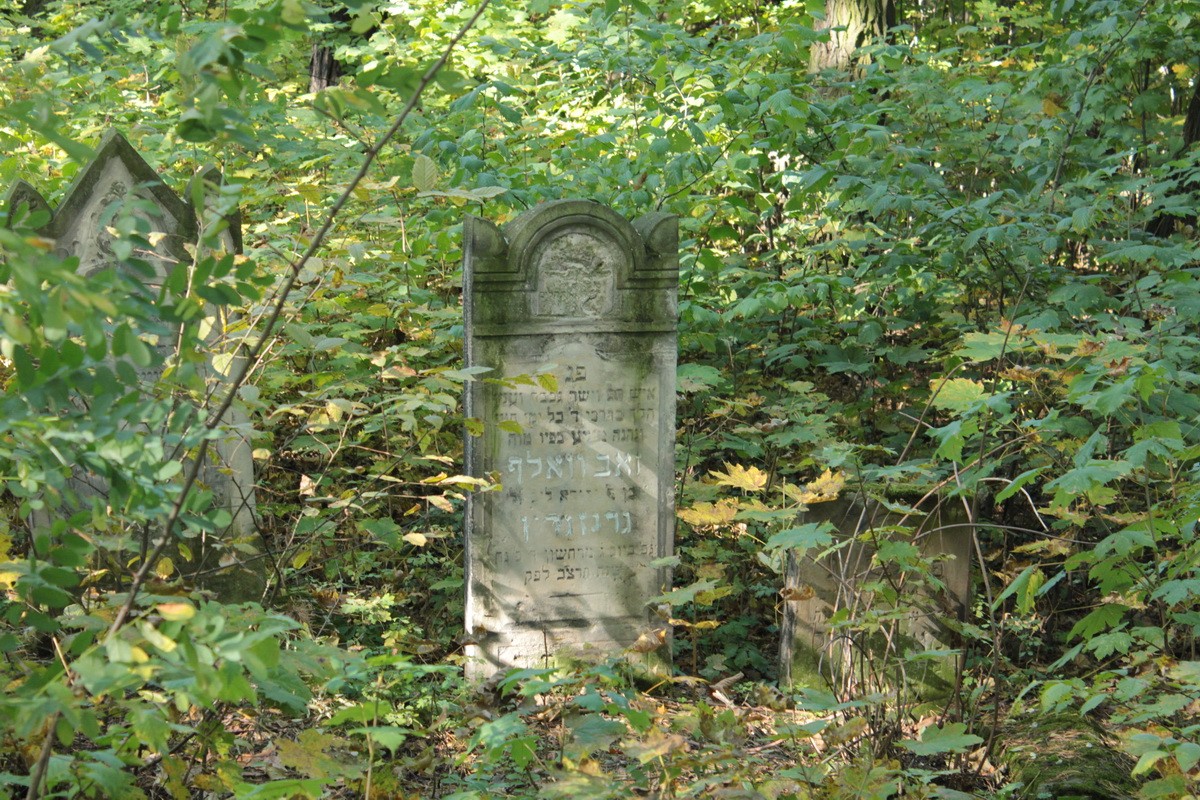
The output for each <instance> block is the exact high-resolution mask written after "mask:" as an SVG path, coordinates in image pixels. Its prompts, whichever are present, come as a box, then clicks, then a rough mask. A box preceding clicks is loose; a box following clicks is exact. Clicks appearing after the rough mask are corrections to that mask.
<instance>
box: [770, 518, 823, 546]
mask: <svg viewBox="0 0 1200 800" xmlns="http://www.w3.org/2000/svg"><path fill="white" fill-rule="evenodd" d="M835 530H837V528H836V527H835V526H834V525H833V523H831V522H808V523H805V524H804V525H801V526H800V527H798V528H788V529H787V530H783V531H780V532H779V533H776V534H775V535H773V536H772V537H771V538H770V539H767V545H766V546H767V549H768V550H801V551H803V550H808V549H811V548H814V547H828V546H829V545H831V544H833V536H832V535H831V534H832V532H833V531H835Z"/></svg>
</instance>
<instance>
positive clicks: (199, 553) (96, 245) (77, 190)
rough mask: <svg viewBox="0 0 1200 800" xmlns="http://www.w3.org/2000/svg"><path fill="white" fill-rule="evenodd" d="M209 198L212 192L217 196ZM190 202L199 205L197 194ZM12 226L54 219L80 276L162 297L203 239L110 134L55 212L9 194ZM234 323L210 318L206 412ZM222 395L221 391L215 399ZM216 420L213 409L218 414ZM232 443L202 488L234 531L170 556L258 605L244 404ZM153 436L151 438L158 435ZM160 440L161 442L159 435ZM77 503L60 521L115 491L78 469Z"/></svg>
mask: <svg viewBox="0 0 1200 800" xmlns="http://www.w3.org/2000/svg"><path fill="white" fill-rule="evenodd" d="M196 180H203V181H206V182H207V183H209V184H215V183H219V180H220V176H219V174H217V173H216V170H215V169H210V170H208V171H207V172H205V173H202V174H200V175H198V176H197V178H196ZM209 188H210V189H211V186H210V187H209ZM188 196H189V197H192V196H194V194H193V192H191V191H189V192H188ZM7 207H8V216H7V219H6V220H5V222H6V223H7V224H8V225H10V226H11V225H13V224H14V223H17V222H19V221H20V220H19V218H18V215H22V214H26V213H32V212H37V211H45V212H49V213H50V219H49V221H48V222H47V223H45V224H44V225H43V226H42V227H41V228H40V229H38V231H37V233H38V234H40V235H41V236H43V237H44V238H46V239H51V240H53V241H54V242H55V254H56V255H58V256H60V257H62V258H68V257H71V256H75V257H77V258H78V259H79V266H78V272H79V274H80V275H84V276H90V275H94V274H96V273H97V272H99V271H101V270H105V269H109V268H117V269H123V270H127V274H129V275H131V276H136V278H137V279H138V280H141V281H143V282H144V283H145V285H146V287H147V289H148V290H150V293H151V294H152V295H153V294H157V292H158V291H159V289H161V288H162V285H163V282H164V281H165V280H166V278H167V276H168V274H169V273H170V271H171V269H172V268H173V267H174V266H175V265H176V264H177V263H178V262H179V261H181V260H186V261H190V260H191V259H192V257H193V256H192V255H191V254H190V253H189V252H188V248H189V246H190V247H195V246H196V245H197V240H198V238H199V226H198V217H199V215H198V213H197V210H196V209H195V208H193V207H192V205H191V204H190V203H188V202H185V201H184V200H182V199H180V197H179V196H178V195H176V194H175V192H174V191H172V190H171V188H170V187H169V186H167V185H166V184H165V183H164V182H163V181H162V180H161V179H160V178H159V177H158V175H157V173H155V171H154V170H153V168H151V167H150V165H149V164H147V163H146V162H145V161H144V160H143V159H142V157H141V156H139V155H138V154H137V152H136V151H135V150H134V149H133V147H132V146H131V145H130V144H129V142H128V141H126V140H125V138H124V137H123V136H121V134H120V133H118V132H116V131H109V132H108V133H107V134H106V135H105V136H104V137H103V139H102V140H101V142H100V144H99V146H98V147H97V149H96V155H95V158H94V159H93V160H92V162H91V163H90V164H88V165H87V166H86V167H84V168H82V169H81V170H80V171H79V173H78V174H77V175H76V177H75V179H74V180H73V182H72V184H71V186H70V187H69V188H68V189H67V192H66V195H65V196H64V197H63V200H62V202H61V203H59V204H58V207H57V208H55V209H53V210H52V209H51V208H50V205H49V204H48V203H47V202H46V200H45V199H44V198H43V197H42V196H41V194H40V193H39V192H38V191H37V190H36V189H34V188H33V187H32V186H31V185H29V184H28V183H26V182H24V181H20V182H18V183H17V184H16V185H15V186H14V187H13V188H12V190H11V191H10V192H9V194H8V198H7ZM121 215H127V216H128V217H129V218H130V219H131V220H133V221H134V224H135V226H136V227H137V229H138V231H139V234H140V235H139V238H140V239H143V240H145V242H147V243H150V246H149V247H146V246H138V247H137V251H136V253H134V254H133V257H134V258H137V259H140V260H142V261H144V262H145V263H147V264H148V265H149V266H150V268H151V273H152V274H151V275H150V277H147V276H146V275H144V274H142V273H137V272H133V271H132V270H128V268H127V267H126V266H125V265H124V264H123V263H122V260H121V259H120V258H119V257H118V253H117V248H120V247H122V246H127V243H125V242H120V241H119V240H117V239H116V238H115V237H114V236H113V235H112V233H110V231H109V228H110V227H111V226H113V225H114V224H115V221H116V219H117V218H118V217H120V216H121ZM228 222H229V225H228V227H227V228H226V230H225V231H224V232H222V234H221V242H220V244H219V246H220V248H221V249H223V250H224V251H225V252H229V253H233V252H239V251H240V249H241V233H240V227H239V224H238V220H237V219H236V218H234V219H229V220H228ZM228 322H229V321H228V320H227V319H225V317H224V316H223V313H222V312H220V311H218V310H216V309H213V308H211V307H210V308H209V309H208V313H207V314H206V316H205V317H204V318H203V319H199V320H196V321H195V322H194V323H192V324H196V325H200V326H201V331H202V333H203V337H204V340H205V344H206V349H207V351H208V356H209V360H208V363H207V364H206V365H205V368H204V369H203V370H202V372H203V374H204V375H205V378H206V381H207V382H208V383H209V384H210V389H209V391H208V392H207V393H206V398H205V405H207V406H210V407H214V406H215V405H216V404H217V403H219V402H220V400H221V399H222V397H223V392H222V391H221V390H220V386H219V384H220V383H221V381H222V380H224V379H226V378H228V377H229V376H231V375H232V374H234V373H235V372H236V370H237V367H238V362H237V359H236V358H234V359H229V358H225V359H221V368H220V369H218V368H217V366H216V361H215V360H214V358H213V357H214V356H215V355H217V354H219V353H221V352H223V351H230V350H232V348H233V344H232V343H229V342H226V341H225V337H226V329H227V327H228ZM155 347H156V349H157V350H158V352H159V355H160V357H161V358H160V359H159V360H160V361H161V360H162V359H165V358H168V357H170V356H172V355H173V349H174V337H171V336H160V337H159V339H158V343H157V344H156V345H155ZM138 374H139V376H140V377H141V379H142V380H143V381H144V383H145V384H147V386H149V385H151V384H153V383H154V382H155V381H156V380H157V379H158V378H159V377H160V376H161V374H162V367H161V365H157V366H156V365H151V366H149V367H146V368H142V369H139V370H138ZM214 389H215V390H214ZM213 410H215V409H213ZM224 422H225V426H224V428H225V430H226V431H227V435H226V436H224V437H223V438H220V439H218V440H216V441H214V442H211V443H210V445H209V448H208V453H209V455H208V457H207V459H206V462H205V464H204V467H203V468H202V470H201V473H200V475H199V478H198V482H199V484H200V486H201V487H202V488H207V489H209V490H211V491H212V492H213V494H214V501H213V502H214V506H215V507H217V508H223V509H225V510H226V511H228V512H229V514H230V517H231V519H232V522H231V524H230V525H229V527H228V529H226V530H225V531H223V532H221V533H220V534H219V535H217V536H216V537H214V538H211V539H203V538H202V539H200V540H199V541H196V540H189V541H187V543H186V544H187V547H188V549H189V550H190V551H191V557H190V558H187V559H185V558H180V556H179V552H178V551H177V552H175V553H173V554H172V560H173V562H174V563H175V566H176V567H177V568H178V569H179V571H180V572H181V573H183V574H184V575H185V576H186V577H189V578H191V579H193V580H194V581H195V582H197V583H199V584H200V585H202V586H205V587H206V588H209V589H211V590H213V591H215V592H216V593H217V594H218V595H219V596H220V597H221V598H222V599H224V600H249V599H259V598H261V596H262V591H263V588H264V586H265V578H264V576H265V564H263V563H262V557H263V553H264V552H265V548H264V546H263V542H262V538H261V536H260V534H259V533H258V529H257V525H256V523H255V519H254V514H255V499H254V463H253V459H252V455H251V446H250V435H251V430H250V423H249V418H248V417H247V416H246V414H245V412H244V411H243V410H242V409H241V408H239V407H238V406H237V405H236V404H235V405H234V407H232V408H231V409H230V410H229V411H228V412H227V413H226V415H225V419H224ZM151 433H152V432H151ZM152 435H157V434H152ZM68 489H69V495H74V497H73V499H72V500H70V501H69V502H68V503H67V505H66V506H65V507H62V508H59V509H56V510H55V512H54V514H55V516H59V515H64V516H65V515H69V514H71V513H73V512H74V511H76V510H80V509H85V508H89V507H91V505H92V503H93V502H94V500H95V499H96V498H100V500H101V502H103V500H104V499H106V498H107V494H108V489H107V486H106V484H105V483H104V481H103V480H102V479H101V478H100V477H98V476H97V475H95V474H93V473H90V472H88V471H87V470H86V469H84V468H82V467H79V466H77V467H76V468H75V471H74V473H73V475H72V478H71V479H70V481H69V482H68ZM50 521H51V520H50V517H49V516H48V515H47V514H46V513H45V512H39V513H37V514H35V515H34V518H33V520H32V524H33V525H34V526H35V527H39V526H47V525H49V524H50Z"/></svg>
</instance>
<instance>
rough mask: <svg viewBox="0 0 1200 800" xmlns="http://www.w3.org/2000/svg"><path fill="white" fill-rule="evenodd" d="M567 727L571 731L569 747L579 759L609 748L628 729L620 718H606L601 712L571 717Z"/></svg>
mask: <svg viewBox="0 0 1200 800" xmlns="http://www.w3.org/2000/svg"><path fill="white" fill-rule="evenodd" d="M567 728H568V730H570V732H571V741H570V744H568V745H567V747H568V749H569V751H570V752H571V754H572V757H573V758H574V759H575V760H577V761H578V760H579V759H580V758H582V757H583V756H587V755H591V754H592V753H594V752H595V751H596V750H600V749H602V748H607V747H608V746H609V745H611V744H612V743H613V742H615V741H616V740H617V739H619V738H621V737H622V736H624V735H625V733H626V732H627V731H628V728H626V727H625V723H623V722H621V721H620V720H615V719H605V718H604V717H602V716H600V715H599V714H584V715H582V716H578V717H575V718H573V719H570V720H568V721H567Z"/></svg>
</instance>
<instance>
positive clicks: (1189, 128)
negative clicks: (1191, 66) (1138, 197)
mask: <svg viewBox="0 0 1200 800" xmlns="http://www.w3.org/2000/svg"><path fill="white" fill-rule="evenodd" d="M1197 142H1200V81H1197V82H1196V85H1195V86H1194V87H1193V89H1192V99H1191V100H1190V101H1189V102H1188V107H1187V115H1186V116H1185V117H1184V118H1183V142H1182V146H1181V147H1180V148H1179V150H1178V151H1177V152H1176V153H1175V158H1176V159H1179V158H1182V157H1183V156H1184V155H1185V154H1186V153H1187V152H1188V151H1189V150H1191V149H1192V147H1193V146H1194V145H1195V144H1196V143H1197ZM1178 172H1180V171H1176V174H1178ZM1178 192H1179V193H1180V194H1183V193H1185V192H1186V193H1192V194H1195V193H1197V192H1200V183H1198V182H1197V181H1195V180H1187V179H1181V180H1180V185H1179V189H1178ZM1195 224H1196V215H1195V214H1188V215H1187V216H1185V217H1175V216H1172V215H1170V214H1161V213H1160V214H1156V215H1155V216H1154V218H1153V219H1152V220H1150V224H1149V225H1148V226H1146V228H1147V230H1148V231H1149V232H1150V233H1152V234H1154V235H1155V236H1163V237H1166V236H1170V235H1171V234H1172V233H1174V232H1175V231H1176V229H1177V228H1179V227H1187V226H1193V227H1194V226H1195Z"/></svg>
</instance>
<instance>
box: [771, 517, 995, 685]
mask: <svg viewBox="0 0 1200 800" xmlns="http://www.w3.org/2000/svg"><path fill="white" fill-rule="evenodd" d="M800 521H801V522H804V523H810V522H829V523H832V524H833V525H834V527H835V528H836V529H837V533H835V534H834V538H835V541H845V540H847V539H849V538H851V537H856V536H857V537H858V540H857V541H852V542H849V543H848V544H846V545H844V546H842V547H840V548H837V549H836V550H834V552H831V553H829V554H828V555H825V556H824V557H821V558H818V556H819V555H820V553H818V552H816V551H815V550H809V551H807V552H806V553H805V554H803V555H797V554H795V553H791V554H789V557H788V560H787V572H786V576H785V584H784V585H785V590H784V596H785V603H784V622H783V631H782V642H781V645H780V683H781V684H783V685H792V686H810V687H814V688H828V687H831V686H832V687H835V688H838V689H844V688H850V687H852V686H858V687H860V688H861V687H863V685H864V682H865V683H866V684H872V683H873V684H874V685H869V688H870V689H871V690H879V689H884V690H886V689H893V690H894V689H896V688H897V687H899V685H900V684H901V683H905V684H907V685H908V686H909V687H911V688H915V689H916V690H917V691H918V692H919V693H920V694H921V695H923V696H925V697H927V698H932V697H936V696H939V695H942V694H944V693H945V692H947V691H948V690H949V689H950V688H952V686H953V684H954V680H955V677H956V675H957V673H958V670H959V667H960V663H961V657H960V655H959V654H958V653H957V652H948V651H953V650H954V648H955V647H957V637H956V636H955V635H954V634H953V633H952V632H951V631H950V630H949V629H948V627H947V626H946V622H947V621H949V620H959V619H961V618H962V616H963V614H964V613H965V611H966V609H967V606H968V603H969V597H970V589H971V554H972V549H973V536H974V528H973V526H972V525H970V524H969V522H968V519H967V515H966V512H965V510H964V508H963V507H962V505H961V501H959V500H954V501H951V500H945V501H944V502H943V503H941V504H940V505H939V506H938V507H937V508H936V509H935V510H933V511H932V512H931V513H919V514H910V515H908V516H905V515H902V514H898V513H895V512H890V511H888V510H887V509H885V508H883V507H882V506H881V505H879V504H878V503H876V502H874V501H869V502H865V503H864V502H863V500H862V498H861V497H848V498H847V497H843V498H839V499H838V500H835V501H832V502H828V503H819V504H814V505H812V506H811V507H810V509H809V510H808V511H807V512H806V513H805V514H803V515H802V518H801V520H800ZM891 526H903V527H905V528H910V529H911V530H912V535H911V538H908V537H906V536H902V535H899V534H897V533H896V532H895V531H894V530H889V528H890V527H891ZM867 531H875V532H877V536H872V535H867V536H866V537H864V536H862V535H861V534H863V533H864V532H867ZM864 539H866V540H865V541H864ZM887 539H894V540H896V541H898V542H901V543H902V544H909V543H911V544H912V545H915V546H916V549H917V552H919V554H920V556H922V557H926V558H935V557H936V560H935V563H934V564H933V569H932V573H933V575H934V577H936V578H937V579H938V580H939V581H941V583H942V584H943V585H944V588H943V589H937V588H934V587H931V586H928V585H927V584H926V582H924V581H922V580H921V578H920V577H918V575H916V574H906V573H905V572H904V571H903V570H898V569H895V568H894V565H893V568H891V569H889V570H886V571H884V570H881V569H880V568H879V565H878V563H877V562H876V561H875V559H874V556H875V554H876V551H877V547H876V544H877V543H878V542H880V541H883V540H887ZM874 581H884V582H886V585H887V588H888V590H889V591H891V590H895V591H896V592H897V594H898V596H899V597H900V603H899V604H891V605H887V604H886V603H885V601H884V600H882V599H881V597H880V595H878V594H876V593H874V592H872V591H869V590H867V589H866V588H864V587H865V586H866V585H867V584H869V583H871V582H874ZM895 607H903V608H904V609H905V611H904V613H903V614H892V615H888V616H889V621H888V622H887V624H884V625H882V626H881V627H880V628H879V629H878V630H877V632H875V633H867V632H864V631H860V630H849V629H847V628H846V627H844V626H841V625H836V624H835V625H831V622H832V621H834V620H835V619H836V620H839V621H840V620H843V619H850V620H862V619H863V618H864V615H865V614H867V613H868V612H869V611H874V612H879V611H881V610H884V609H885V608H895ZM923 651H935V652H938V653H940V654H939V655H936V656H934V657H930V658H916V659H910V660H908V661H906V662H905V663H904V668H903V671H902V673H901V671H899V670H897V669H885V665H892V666H895V665H896V664H898V663H900V662H901V661H902V660H903V659H904V658H905V657H906V656H912V655H915V654H917V653H921V652H923ZM885 656H886V658H885Z"/></svg>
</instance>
